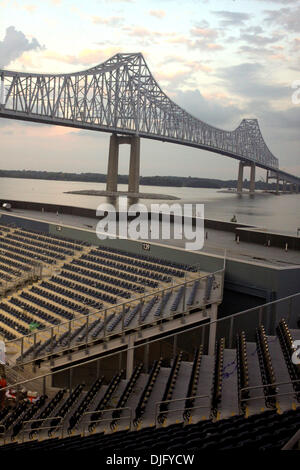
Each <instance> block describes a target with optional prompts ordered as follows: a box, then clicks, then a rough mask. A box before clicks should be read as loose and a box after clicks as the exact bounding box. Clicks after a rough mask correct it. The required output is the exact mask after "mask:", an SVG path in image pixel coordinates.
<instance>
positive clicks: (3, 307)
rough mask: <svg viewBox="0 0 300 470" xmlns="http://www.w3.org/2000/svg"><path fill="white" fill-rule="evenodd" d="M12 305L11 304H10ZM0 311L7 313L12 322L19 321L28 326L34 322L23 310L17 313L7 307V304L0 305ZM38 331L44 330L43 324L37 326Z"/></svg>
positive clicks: (9, 306)
mask: <svg viewBox="0 0 300 470" xmlns="http://www.w3.org/2000/svg"><path fill="white" fill-rule="evenodd" d="M12 303H13V302H12ZM0 309H1V310H2V311H4V312H5V313H8V314H9V316H10V317H12V318H13V319H14V320H20V321H21V322H23V323H27V324H28V325H30V324H31V323H33V322H35V318H33V317H32V316H30V315H28V313H25V311H24V310H22V311H21V312H20V311H18V310H17V309H16V308H14V307H12V306H11V305H9V303H4V302H1V303H0ZM38 328H39V329H42V328H45V324H44V323H40V324H39V326H38Z"/></svg>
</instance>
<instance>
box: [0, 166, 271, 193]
mask: <svg viewBox="0 0 300 470" xmlns="http://www.w3.org/2000/svg"><path fill="white" fill-rule="evenodd" d="M0 177H1V178H25V179H39V180H53V181H82V182H89V183H106V175H105V174H102V173H63V172H59V171H57V172H55V171H33V170H0ZM118 183H119V184H128V175H119V176H118ZM140 184H141V185H145V186H172V187H181V188H182V187H183V188H215V189H223V188H236V187H237V180H220V179H212V178H197V177H192V176H141V177H140ZM244 187H245V188H247V187H249V181H248V180H247V179H245V181H244ZM273 187H274V188H273ZM275 187H276V184H275V183H272V184H268V185H267V183H266V182H264V181H257V182H256V188H257V189H275Z"/></svg>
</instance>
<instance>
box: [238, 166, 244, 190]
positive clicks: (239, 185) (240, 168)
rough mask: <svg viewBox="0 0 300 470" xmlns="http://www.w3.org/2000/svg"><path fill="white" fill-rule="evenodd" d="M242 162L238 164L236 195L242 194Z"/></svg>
mask: <svg viewBox="0 0 300 470" xmlns="http://www.w3.org/2000/svg"><path fill="white" fill-rule="evenodd" d="M244 166H245V164H244V162H240V163H239V175H238V183H237V193H238V194H240V195H241V194H242V192H243V178H244Z"/></svg>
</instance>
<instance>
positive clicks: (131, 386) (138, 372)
mask: <svg viewBox="0 0 300 470" xmlns="http://www.w3.org/2000/svg"><path fill="white" fill-rule="evenodd" d="M143 367H144V364H143V363H142V362H141V363H140V364H138V365H137V366H136V368H135V369H134V371H133V373H132V375H131V377H130V379H129V381H128V383H127V385H126V387H125V389H124V391H123V393H122V395H121V397H120V399H119V401H118V403H117V406H116V410H114V411H113V413H112V418H113V419H112V422H111V423H110V427H111V429H114V428H115V427H116V425H117V423H118V421H117V419H118V418H120V416H121V413H122V410H120V409H118V408H124V407H125V406H126V404H127V401H128V399H129V397H130V395H131V393H132V392H133V390H134V387H135V385H136V383H137V380H138V378H139V377H140V375H141V373H142V370H143Z"/></svg>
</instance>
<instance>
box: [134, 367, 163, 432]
mask: <svg viewBox="0 0 300 470" xmlns="http://www.w3.org/2000/svg"><path fill="white" fill-rule="evenodd" d="M161 363H162V358H160V359H159V360H158V361H154V363H153V366H152V369H151V371H150V374H149V378H148V381H147V383H146V385H145V388H144V390H143V392H142V395H141V397H140V400H139V402H138V405H137V407H136V409H135V417H134V421H133V424H134V425H135V426H138V424H139V423H140V422H141V420H142V417H143V414H144V412H145V409H146V406H147V403H148V400H149V398H150V395H151V393H152V390H153V387H154V385H155V383H156V379H157V376H158V374H159V371H160V368H161Z"/></svg>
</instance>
